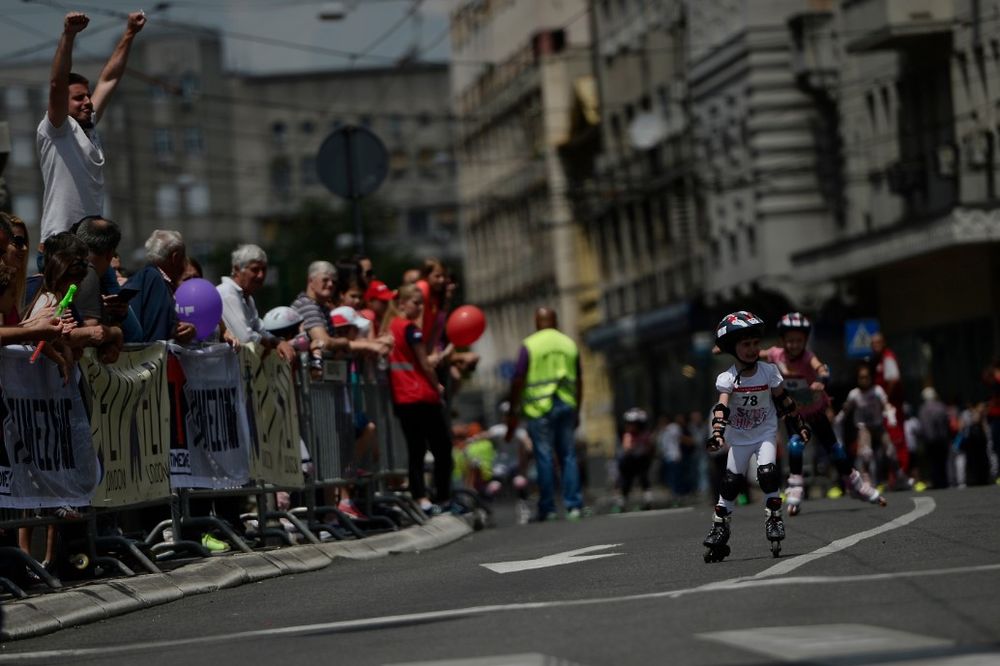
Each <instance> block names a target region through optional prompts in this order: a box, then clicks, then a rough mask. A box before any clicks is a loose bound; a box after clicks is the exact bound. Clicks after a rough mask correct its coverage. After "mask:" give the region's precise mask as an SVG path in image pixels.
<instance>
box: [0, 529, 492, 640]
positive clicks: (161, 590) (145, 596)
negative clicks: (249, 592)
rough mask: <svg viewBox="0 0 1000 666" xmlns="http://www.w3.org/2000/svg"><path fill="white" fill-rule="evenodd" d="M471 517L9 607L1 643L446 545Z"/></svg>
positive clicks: (210, 562) (213, 562)
mask: <svg viewBox="0 0 1000 666" xmlns="http://www.w3.org/2000/svg"><path fill="white" fill-rule="evenodd" d="M471 532H472V527H471V526H470V524H469V522H468V521H467V520H465V519H464V518H461V517H457V516H450V515H445V516H436V517H435V518H433V519H432V520H430V521H428V522H427V523H426V524H424V525H418V526H414V527H409V528H407V529H405V530H401V531H399V532H389V533H386V534H379V535H376V536H372V537H368V538H366V539H360V540H358V541H335V542H329V543H323V544H318V545H314V544H306V545H301V546H289V547H286V548H281V549H279V550H272V551H268V552H261V553H236V554H227V555H226V556H225V557H218V558H211V559H207V560H202V561H198V562H194V563H192V564H188V565H185V566H183V567H180V568H179V569H176V570H175V571H170V572H168V573H160V574H143V575H139V576H134V577H131V578H121V579H116V580H111V581H107V582H104V583H96V584H94V585H86V586H84V587H80V588H76V589H73V590H66V591H60V592H53V593H51V594H44V595H40V596H37V597H33V598H30V599H23V600H18V601H10V602H7V603H5V604H3V630H2V631H0V640H4V641H8V640H18V639H21V638H30V637H32V636H41V635H44V634H49V633H52V632H54V631H58V630H60V629H65V628H67V627H72V626H76V625H81V624H87V623H90V622H96V621H98V620H104V619H107V618H110V617H115V616H116V615H124V614H125V613H131V612H133V611H137V610H141V609H143V608H150V607H152V606H158V605H160V604H165V603H168V602H170V601H175V600H177V599H183V598H184V597H188V596H193V595H196V594H204V593H206V592H214V591H216V590H222V589H226V588H230V587H237V586H239V585H244V584H246V583H253V582H256V581H259V580H265V579H267V578H275V577H277V576H284V575H286V574H296V573H305V572H307V571H317V570H319V569H323V568H325V567H327V566H329V565H330V564H332V563H333V562H334V561H335V560H337V559H339V558H343V559H349V560H371V559H375V558H378V557H387V556H389V555H392V554H396V553H418V552H420V551H423V550H431V549H433V548H440V547H441V546H444V545H447V544H449V543H451V542H453V541H457V540H458V539H460V538H462V537H463V536H465V535H467V534H470V533H471Z"/></svg>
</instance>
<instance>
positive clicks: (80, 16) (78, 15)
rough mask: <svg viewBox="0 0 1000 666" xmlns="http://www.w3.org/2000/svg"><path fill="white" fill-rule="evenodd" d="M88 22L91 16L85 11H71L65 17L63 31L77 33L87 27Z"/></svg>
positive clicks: (71, 33) (70, 33)
mask: <svg viewBox="0 0 1000 666" xmlns="http://www.w3.org/2000/svg"><path fill="white" fill-rule="evenodd" d="M88 23H90V17H89V16H87V15H86V14H84V13H83V12H70V13H69V14H66V18H65V19H63V32H65V33H66V34H69V35H75V34H76V33H78V32H80V31H81V30H83V29H84V28H86V27H87V24H88Z"/></svg>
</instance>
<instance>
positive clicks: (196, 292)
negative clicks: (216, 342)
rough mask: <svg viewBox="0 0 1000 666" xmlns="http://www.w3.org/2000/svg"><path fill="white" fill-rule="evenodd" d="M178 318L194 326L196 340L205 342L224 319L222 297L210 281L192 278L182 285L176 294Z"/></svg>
mask: <svg viewBox="0 0 1000 666" xmlns="http://www.w3.org/2000/svg"><path fill="white" fill-rule="evenodd" d="M174 300H175V301H176V302H177V317H178V318H179V319H180V320H181V321H186V322H188V323H191V324H194V328H195V331H196V333H195V339H196V340H204V339H205V338H207V337H208V336H210V335H211V334H212V332H213V331H214V330H215V327H216V326H218V325H219V320H220V319H222V296H220V295H219V292H218V291H216V289H215V285H214V284H212V283H211V282H209V281H208V280H203V279H201V278H192V279H190V280H187V281H186V282H183V283H181V286H179V287H177V291H176V292H175V293H174Z"/></svg>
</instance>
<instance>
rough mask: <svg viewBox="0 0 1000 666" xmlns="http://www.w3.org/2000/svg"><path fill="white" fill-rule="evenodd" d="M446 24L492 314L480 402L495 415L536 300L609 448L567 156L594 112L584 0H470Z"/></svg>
mask: <svg viewBox="0 0 1000 666" xmlns="http://www.w3.org/2000/svg"><path fill="white" fill-rule="evenodd" d="M451 25H452V28H451V30H452V92H451V97H452V103H453V108H454V110H455V114H456V115H457V116H458V118H459V119H460V125H459V130H458V146H457V151H456V155H457V161H458V166H459V178H458V186H459V197H460V200H461V204H462V209H461V226H462V232H463V239H464V245H465V271H466V282H467V284H466V288H467V294H468V300H469V302H472V303H475V304H476V305H478V306H480V307H481V308H483V310H484V311H485V313H486V317H487V320H488V321H489V328H488V330H487V334H486V336H485V338H484V340H483V342H482V343H481V344H480V345H479V346H478V347H477V349H478V350H479V351H480V353H481V355H482V361H481V364H480V367H479V372H478V373H477V376H476V380H475V381H476V383H477V387H478V388H479V389H480V391H481V392H482V395H484V396H485V397H484V400H483V409H484V413H487V414H490V415H493V416H495V405H496V404H497V403H498V402H499V401H500V400H501V399H503V398H505V397H506V396H507V391H508V388H509V384H510V379H511V377H512V373H513V369H514V364H515V361H516V358H517V350H518V348H519V346H520V343H521V340H522V339H523V338H525V337H526V336H527V335H529V334H530V333H532V332H533V331H534V311H535V309H536V308H537V307H539V306H547V307H551V308H555V310H556V311H557V313H558V316H559V322H560V328H561V329H562V330H563V331H564V332H565V333H566V334H567V335H570V336H571V337H573V338H574V339H576V340H577V342H578V343H580V348H581V352H582V369H583V377H584V395H585V400H584V405H583V409H582V413H581V416H582V418H581V425H582V431H581V432H582V435H583V437H584V439H586V440H587V441H588V442H589V443H591V445H592V446H593V447H596V448H597V449H599V450H600V451H601V452H603V453H605V454H606V453H608V452H609V451H610V450H612V448H613V445H614V432H613V427H612V423H613V419H612V418H611V417H612V414H611V410H612V404H611V399H610V392H609V390H608V384H607V374H606V371H605V368H604V366H603V360H602V358H601V357H600V356H599V355H598V354H595V353H593V352H591V351H590V350H589V349H588V348H587V347H586V346H585V345H583V344H582V342H583V339H582V336H581V331H582V327H583V325H584V324H585V322H586V321H587V319H588V317H592V316H593V313H594V311H595V310H596V308H597V301H598V291H597V281H598V279H599V276H598V275H597V269H596V262H595V255H594V250H593V247H592V245H591V241H590V239H589V238H588V237H587V236H586V234H585V233H584V232H583V228H582V227H581V226H580V225H579V224H578V222H577V221H576V220H575V219H574V210H573V206H572V202H571V198H572V196H573V193H572V191H571V189H570V178H569V176H568V173H567V169H568V168H570V167H571V164H568V163H567V160H566V159H565V158H564V154H565V151H566V150H572V149H573V146H574V142H575V141H577V140H579V139H581V137H583V136H584V135H586V133H587V131H588V129H589V128H593V127H594V126H596V124H597V122H598V119H597V118H596V116H595V113H596V109H595V108H594V107H595V102H596V99H595V96H594V93H593V74H592V64H591V50H590V26H589V24H588V7H587V3H586V2H584V1H583V0H577V1H570V0H564V1H562V2H534V1H533V0H486V1H484V2H476V3H467V4H465V5H463V7H461V8H460V9H458V10H457V11H456V12H455V13H454V14H453V15H452V23H451Z"/></svg>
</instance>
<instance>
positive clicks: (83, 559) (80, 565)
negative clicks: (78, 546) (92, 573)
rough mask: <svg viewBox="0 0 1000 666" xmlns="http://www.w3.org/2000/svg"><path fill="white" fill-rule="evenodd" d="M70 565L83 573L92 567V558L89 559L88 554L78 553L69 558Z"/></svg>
mask: <svg viewBox="0 0 1000 666" xmlns="http://www.w3.org/2000/svg"><path fill="white" fill-rule="evenodd" d="M69 563H70V564H71V565H72V566H73V567H74V568H75V569H78V570H80V571H83V570H84V569H86V568H87V567H89V566H90V558H89V557H87V555H86V553H77V554H76V555H73V556H71V557H70V558H69Z"/></svg>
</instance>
